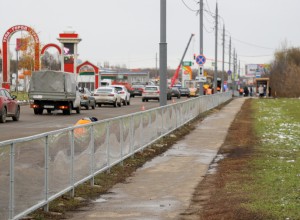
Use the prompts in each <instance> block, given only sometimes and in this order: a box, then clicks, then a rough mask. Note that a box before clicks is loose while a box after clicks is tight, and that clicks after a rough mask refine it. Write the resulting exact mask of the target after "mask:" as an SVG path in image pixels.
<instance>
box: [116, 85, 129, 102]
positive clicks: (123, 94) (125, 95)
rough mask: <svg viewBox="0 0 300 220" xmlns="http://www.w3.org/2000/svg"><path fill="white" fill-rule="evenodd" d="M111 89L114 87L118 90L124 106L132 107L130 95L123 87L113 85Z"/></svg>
mask: <svg viewBox="0 0 300 220" xmlns="http://www.w3.org/2000/svg"><path fill="white" fill-rule="evenodd" d="M111 87H114V88H116V89H117V91H118V93H119V95H120V96H121V100H122V103H123V105H130V93H129V92H128V90H127V89H126V87H125V86H123V85H111Z"/></svg>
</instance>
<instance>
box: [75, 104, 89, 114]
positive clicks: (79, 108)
mask: <svg viewBox="0 0 300 220" xmlns="http://www.w3.org/2000/svg"><path fill="white" fill-rule="evenodd" d="M87 109H89V106H87ZM80 110H81V106H80V105H79V106H78V107H77V108H76V113H77V114H80Z"/></svg>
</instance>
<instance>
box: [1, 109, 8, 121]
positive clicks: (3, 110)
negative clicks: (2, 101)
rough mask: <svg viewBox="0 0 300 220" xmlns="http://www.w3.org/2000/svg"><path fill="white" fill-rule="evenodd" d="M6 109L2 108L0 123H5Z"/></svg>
mask: <svg viewBox="0 0 300 220" xmlns="http://www.w3.org/2000/svg"><path fill="white" fill-rule="evenodd" d="M6 114H7V112H6V108H5V107H4V108H3V109H2V114H1V115H0V123H5V122H6Z"/></svg>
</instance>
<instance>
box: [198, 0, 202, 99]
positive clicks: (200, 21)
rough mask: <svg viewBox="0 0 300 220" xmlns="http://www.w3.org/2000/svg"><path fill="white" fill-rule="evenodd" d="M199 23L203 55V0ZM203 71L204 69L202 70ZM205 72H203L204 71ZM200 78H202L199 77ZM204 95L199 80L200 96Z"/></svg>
mask: <svg viewBox="0 0 300 220" xmlns="http://www.w3.org/2000/svg"><path fill="white" fill-rule="evenodd" d="M199 23H200V28H199V30H200V36H199V40H200V42H199V43H200V54H202V55H203V0H200V13H199ZM201 68H203V67H200V66H199V69H198V71H199V74H198V75H199V76H200V74H201V70H200V69H201ZM202 71H203V70H202ZM202 74H203V73H202ZM199 80H200V79H199ZM202 95H203V83H202V82H199V96H202Z"/></svg>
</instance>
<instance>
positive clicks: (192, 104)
mask: <svg viewBox="0 0 300 220" xmlns="http://www.w3.org/2000/svg"><path fill="white" fill-rule="evenodd" d="M231 98H232V93H231V92H224V93H217V94H214V95H207V96H200V97H197V98H191V99H188V100H186V101H184V102H180V103H173V104H170V105H166V106H163V107H158V108H154V109H150V110H146V111H141V112H137V113H134V114H129V115H124V116H120V117H116V118H111V119H106V120H101V121H97V122H93V123H90V124H86V125H79V126H73V127H68V128H65V129H60V130H56V131H52V132H47V133H43V134H39V135H34V136H30V137H25V138H19V139H13V140H7V141H3V142H0V219H10V220H12V219H20V218H21V217H24V216H26V215H28V214H29V213H31V212H33V211H35V210H36V209H38V208H41V207H44V209H45V210H48V209H49V207H48V206H49V202H51V201H53V200H54V199H56V198H58V197H59V196H61V195H63V194H65V193H67V192H71V194H72V195H73V196H74V189H75V187H76V186H78V185H79V184H82V183H84V182H86V181H91V184H94V177H95V176H96V175H97V174H99V173H102V172H104V171H106V170H108V169H110V168H111V167H112V166H114V165H116V164H118V163H120V162H122V161H123V160H124V159H126V158H128V157H130V156H132V155H134V154H135V153H136V152H138V151H141V150H143V149H144V148H146V147H147V146H149V145H151V144H152V143H154V142H155V141H157V140H158V139H160V138H161V137H163V136H165V135H167V134H169V133H170V132H172V131H174V130H175V129H177V128H179V127H181V126H183V125H184V124H186V123H188V122H189V121H191V120H192V119H194V118H195V117H197V116H198V115H199V114H201V113H204V112H206V111H208V110H210V109H212V108H215V107H217V106H218V105H220V104H222V103H224V102H226V101H228V100H230V99H231Z"/></svg>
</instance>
